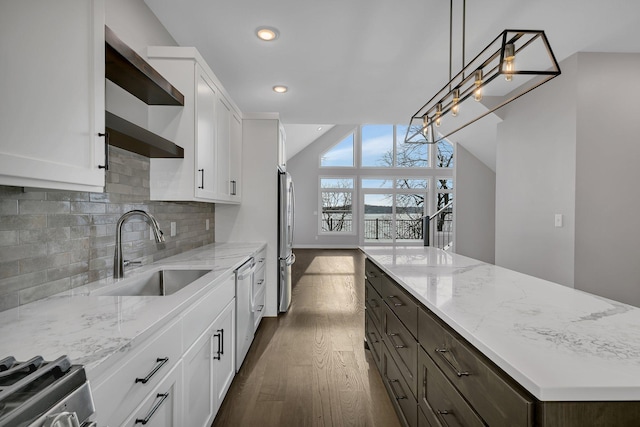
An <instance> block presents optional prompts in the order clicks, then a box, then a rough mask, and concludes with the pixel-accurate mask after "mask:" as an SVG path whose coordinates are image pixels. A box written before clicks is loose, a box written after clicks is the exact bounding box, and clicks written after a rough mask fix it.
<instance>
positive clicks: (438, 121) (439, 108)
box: [436, 104, 442, 127]
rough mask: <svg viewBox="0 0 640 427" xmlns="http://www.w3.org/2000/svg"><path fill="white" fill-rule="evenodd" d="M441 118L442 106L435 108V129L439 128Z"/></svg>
mask: <svg viewBox="0 0 640 427" xmlns="http://www.w3.org/2000/svg"><path fill="white" fill-rule="evenodd" d="M441 117H442V104H438V106H437V107H436V127H440V118H441Z"/></svg>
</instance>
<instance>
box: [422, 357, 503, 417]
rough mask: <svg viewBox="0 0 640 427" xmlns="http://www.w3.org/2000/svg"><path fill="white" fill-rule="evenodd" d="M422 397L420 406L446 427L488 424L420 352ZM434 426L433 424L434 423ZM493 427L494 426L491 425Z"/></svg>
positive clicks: (429, 359)
mask: <svg viewBox="0 0 640 427" xmlns="http://www.w3.org/2000/svg"><path fill="white" fill-rule="evenodd" d="M420 384H421V390H420V397H419V399H418V404H419V406H420V409H421V410H422V411H423V412H425V415H426V413H428V412H430V413H431V415H433V417H434V418H436V419H437V420H438V422H439V423H440V424H441V425H444V426H450V427H454V426H459V427H473V426H485V425H486V424H485V423H484V422H483V421H482V419H481V418H480V417H479V416H478V414H476V413H475V412H474V411H473V409H471V407H470V406H469V405H468V404H467V402H466V401H465V400H464V398H463V397H462V396H461V395H460V393H458V391H457V390H456V389H455V387H453V385H451V383H450V382H449V380H447V378H446V377H445V376H444V375H443V374H442V372H441V371H440V369H439V368H438V367H437V366H436V365H435V363H433V361H432V360H431V358H430V357H429V356H428V355H427V353H426V352H424V351H423V350H422V349H421V350H420ZM432 424H433V423H432ZM490 425H491V426H493V424H490Z"/></svg>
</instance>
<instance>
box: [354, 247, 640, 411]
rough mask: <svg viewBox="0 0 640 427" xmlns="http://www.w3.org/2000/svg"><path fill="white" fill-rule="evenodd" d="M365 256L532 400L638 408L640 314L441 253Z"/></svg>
mask: <svg viewBox="0 0 640 427" xmlns="http://www.w3.org/2000/svg"><path fill="white" fill-rule="evenodd" d="M362 250H363V252H364V253H365V254H366V255H367V256H368V257H369V258H370V259H371V260H372V261H374V262H375V263H376V264H377V265H378V266H379V267H380V268H382V270H383V271H384V272H385V273H387V274H388V275H389V276H390V277H391V278H393V279H394V280H395V281H396V282H398V283H399V284H401V285H402V286H404V287H405V289H407V291H409V292H410V293H411V294H412V295H413V296H415V297H416V298H417V299H418V300H419V301H420V302H422V303H423V304H424V305H425V306H426V307H427V308H428V309H429V310H431V311H433V312H434V313H435V314H436V315H438V316H439V317H440V318H441V319H442V320H443V321H445V322H446V323H447V324H449V326H451V327H452V328H453V329H454V330H455V331H457V332H458V333H459V334H460V335H462V336H463V337H464V338H465V339H467V340H468V341H469V342H470V343H472V344H473V345H474V346H475V347H476V348H477V349H478V350H480V351H481V352H482V353H484V354H485V355H486V356H487V357H489V358H490V359H491V360H492V361H493V362H494V363H496V364H497V365H498V366H499V367H500V368H502V369H503V370H504V371H505V372H507V373H508V374H509V375H511V377H513V378H514V379H515V380H516V381H518V382H519V383H520V384H521V385H522V386H524V387H525V388H526V389H527V390H528V391H529V392H530V393H531V394H533V395H534V396H535V397H536V398H538V399H540V400H546V401H598V400H640V309H639V308H636V307H633V306H629V305H626V304H623V303H620V302H616V301H612V300H609V299H606V298H602V297H599V296H596V295H592V294H588V293H585V292H582V291H578V290H575V289H572V288H569V287H566V286H562V285H558V284H555V283H551V282H548V281H545V280H542V279H538V278H535V277H531V276H527V275H524V274H521V273H517V272H515V271H511V270H507V269H505V268H501V267H497V266H495V265H491V264H486V263H484V262H481V261H477V260H474V259H471V258H467V257H464V256H460V255H456V254H451V253H448V252H444V251H442V250H440V249H435V248H430V247H373V246H371V247H364V248H362ZM606 285H607V284H606V283H603V284H602V286H606Z"/></svg>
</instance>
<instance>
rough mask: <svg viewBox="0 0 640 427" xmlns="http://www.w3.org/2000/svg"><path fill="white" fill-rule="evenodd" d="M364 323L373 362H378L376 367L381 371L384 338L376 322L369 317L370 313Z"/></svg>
mask: <svg viewBox="0 0 640 427" xmlns="http://www.w3.org/2000/svg"><path fill="white" fill-rule="evenodd" d="M364 322H365V324H364V333H365V336H366V337H367V344H368V345H369V350H371V355H372V356H373V360H374V361H375V362H376V366H378V369H380V361H381V359H382V337H381V336H380V331H379V329H378V328H377V326H376V324H375V321H374V320H373V319H372V318H371V316H370V315H369V312H367V313H366V314H365V316H364Z"/></svg>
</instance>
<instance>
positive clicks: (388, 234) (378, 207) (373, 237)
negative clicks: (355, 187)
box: [364, 194, 393, 242]
mask: <svg viewBox="0 0 640 427" xmlns="http://www.w3.org/2000/svg"><path fill="white" fill-rule="evenodd" d="M392 202H393V195H391V194H365V195H364V241H365V242H380V241H389V242H391V241H392V237H393V234H392V230H393V228H392V224H391V215H392V212H393V208H392V206H391V204H392Z"/></svg>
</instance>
